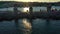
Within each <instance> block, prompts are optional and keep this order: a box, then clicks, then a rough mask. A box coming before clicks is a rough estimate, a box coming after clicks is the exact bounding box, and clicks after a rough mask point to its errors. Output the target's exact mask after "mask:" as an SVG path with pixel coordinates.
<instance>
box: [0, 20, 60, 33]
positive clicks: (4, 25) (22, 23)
mask: <svg viewBox="0 0 60 34" xmlns="http://www.w3.org/2000/svg"><path fill="white" fill-rule="evenodd" d="M31 22H32V24H31ZM0 34H60V20H49V21H48V20H46V19H34V20H29V19H19V20H18V23H15V22H14V20H12V21H3V22H0Z"/></svg>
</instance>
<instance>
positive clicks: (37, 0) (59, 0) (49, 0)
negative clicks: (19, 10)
mask: <svg viewBox="0 0 60 34" xmlns="http://www.w3.org/2000/svg"><path fill="white" fill-rule="evenodd" d="M0 1H18V2H60V0H0Z"/></svg>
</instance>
